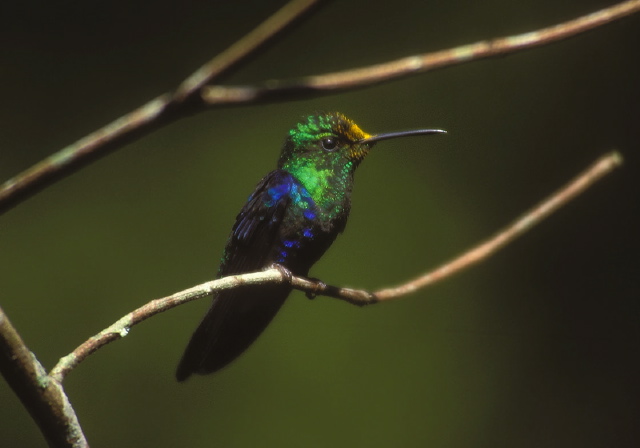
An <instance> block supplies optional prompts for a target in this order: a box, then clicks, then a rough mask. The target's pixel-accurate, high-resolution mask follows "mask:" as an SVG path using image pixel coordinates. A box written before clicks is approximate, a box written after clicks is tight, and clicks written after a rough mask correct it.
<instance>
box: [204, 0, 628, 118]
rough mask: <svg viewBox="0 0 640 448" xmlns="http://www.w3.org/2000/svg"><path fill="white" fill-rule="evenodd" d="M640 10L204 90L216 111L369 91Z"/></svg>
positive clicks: (618, 8) (621, 8) (613, 10)
mask: <svg viewBox="0 0 640 448" xmlns="http://www.w3.org/2000/svg"><path fill="white" fill-rule="evenodd" d="M638 11H640V0H629V1H626V2H622V3H619V4H617V5H614V6H611V7H609V8H605V9H602V10H600V11H597V12H594V13H592V14H587V15H585V16H582V17H579V18H577V19H574V20H570V21H568V22H564V23H560V24H558V25H554V26H551V27H548V28H543V29H541V30H538V31H532V32H529V33H524V34H518V35H515V36H509V37H500V38H497V39H493V40H487V41H481V42H477V43H475V44H470V45H463V46H461V47H456V48H451V49H449V50H442V51H436V52H433V53H425V54H420V55H414V56H409V57H405V58H402V59H397V60H395V61H390V62H385V63H382V64H377V65H371V66H368V67H360V68H357V69H352V70H346V71H342V72H335V73H327V74H324V75H315V76H307V77H303V78H299V79H294V80H271V81H267V82H265V83H263V84H260V85H255V86H210V87H207V88H205V89H204V90H203V96H204V99H205V101H206V102H208V103H209V104H210V105H211V106H224V105H241V104H256V103H266V102H274V101H290V100H299V99H303V98H308V97H314V96H320V95H328V94H334V93H338V92H341V91H343V90H351V89H356V88H363V87H368V86H372V85H375V84H380V83H382V82H389V81H393V80H397V79H400V78H403V77H406V76H410V75H416V74H420V73H425V72H428V71H432V70H435V69H439V68H444V67H450V66H453V65H458V64H461V63H463V62H469V61H476V60H481V59H486V58H490V57H495V56H504V55H507V54H510V53H514V52H516V51H521V50H525V49H528V48H533V47H539V46H542V45H547V44H549V43H552V42H555V41H558V40H562V39H567V38H569V37H573V36H576V35H578V34H581V33H584V32H586V31H589V30H592V29H594V28H597V27H599V26H602V25H605V24H607V23H609V22H612V21H614V20H618V19H620V18H622V17H625V16H628V15H630V14H633V13H635V12H638Z"/></svg>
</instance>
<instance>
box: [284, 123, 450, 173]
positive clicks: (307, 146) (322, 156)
mask: <svg viewBox="0 0 640 448" xmlns="http://www.w3.org/2000/svg"><path fill="white" fill-rule="evenodd" d="M444 132H445V131H441V130H438V129H419V130H413V131H404V132H393V133H387V134H377V135H371V134H368V133H366V132H364V131H363V130H362V129H360V127H359V126H358V125H357V124H355V123H354V122H353V120H350V119H349V118H347V117H345V116H344V115H343V114H341V113H340V112H332V113H323V114H316V115H309V116H307V117H306V118H305V119H303V120H302V121H300V122H299V123H298V124H296V126H295V127H294V128H293V129H291V130H290V131H289V135H288V136H287V138H286V140H285V142H284V146H283V148H282V153H281V155H280V160H279V161H278V168H283V169H286V168H287V166H289V165H291V164H298V162H299V161H301V160H305V159H306V160H308V161H313V162H314V164H316V165H317V166H334V167H335V166H336V165H337V166H342V167H346V168H347V169H348V170H349V171H353V170H355V168H356V167H357V166H358V165H359V164H360V162H362V160H363V159H364V158H365V157H366V155H367V154H368V153H369V150H370V149H371V148H372V147H373V146H374V145H375V144H376V143H377V142H378V141H380V140H386V139H390V138H396V137H404V136H410V135H425V134H437V133H444Z"/></svg>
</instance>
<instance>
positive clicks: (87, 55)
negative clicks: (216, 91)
mask: <svg viewBox="0 0 640 448" xmlns="http://www.w3.org/2000/svg"><path fill="white" fill-rule="evenodd" d="M6 3H9V2H5V4H3V6H0V24H1V25H2V26H0V86H1V88H2V96H1V98H0V102H1V105H0V180H4V179H7V178H9V177H11V176H13V175H15V174H17V173H18V172H20V171H22V170H24V169H26V168H27V167H29V166H31V165H32V164H34V163H35V162H37V161H39V160H40V159H42V158H43V157H45V156H47V155H49V154H51V153H53V152H54V151H56V150H58V149H60V148H62V147H63V146H65V145H67V144H69V143H71V142H73V141H75V140H77V139H78V138H80V137H82V136H84V135H86V134H88V133H89V132H91V131H93V130H95V129H97V128H98V127H100V126H103V125H104V124H106V123H108V122H110V121H112V120H113V119H115V118H117V117H118V116H120V115H122V114H124V113H126V112H128V111H130V110H132V109H133V108H135V107H137V106H139V105H140V104H142V103H143V102H145V101H147V100H149V99H151V98H153V97H154V96H156V95H158V94H160V93H162V92H165V91H169V90H170V89H172V88H174V87H175V86H176V85H177V84H178V83H179V81H180V80H181V79H183V78H184V77H186V76H187V75H188V74H189V73H190V72H192V71H193V70H194V69H196V68H197V67H198V66H199V65H201V64H202V63H203V62H205V61H206V60H207V59H209V58H210V57H211V56H213V55H215V54H216V53H218V52H220V51H221V50H223V49H224V48H225V47H227V46H228V45H229V44H231V43H232V42H234V41H235V40H237V39H238V38H239V37H241V36H242V35H243V34H245V33H246V32H247V31H249V30H250V29H251V28H252V27H253V26H255V25H256V24H258V23H259V22H260V21H261V20H263V19H264V18H265V17H267V16H268V15H269V14H270V13H271V12H272V11H274V10H275V9H276V8H277V7H279V6H280V5H281V4H282V3H283V2H281V1H238V2H227V3H226V4H225V5H217V4H216V3H219V2H178V1H164V2H135V1H134V2H131V1H129V2H80V1H58V2H50V1H49V2H29V3H28V6H27V3H25V5H24V6H16V5H13V6H11V7H9V6H6ZM11 3H17V2H11ZM220 3H221V2H220ZM373 4H375V7H374V6H372V5H373ZM608 4H612V2H603V1H585V0H571V1H565V2H556V1H544V2H540V1H533V0H529V1H519V2H508V1H488V2H475V3H474V2H462V1H452V2H446V3H445V2H438V3H436V2H419V1H409V0H396V1H393V2H385V3H383V2H378V3H375V2H374V3H372V2H368V1H365V0H349V1H340V2H338V1H336V2H333V3H331V4H329V5H328V6H327V7H326V8H324V9H322V10H321V11H320V12H319V13H318V14H317V15H316V16H315V17H313V18H312V19H311V20H309V21H308V22H306V23H304V24H303V26H301V27H300V28H297V29H296V30H294V31H293V32H292V33H290V34H288V35H287V37H286V38H285V39H284V40H282V41H281V42H280V43H279V44H278V45H277V46H275V47H273V48H272V49H270V50H269V51H267V52H266V53H265V54H263V55H262V56H261V57H260V58H259V59H257V60H255V61H253V62H252V63H251V64H250V65H249V66H247V67H246V68H245V69H244V70H243V71H242V72H240V73H238V74H237V75H236V76H235V77H234V78H233V79H232V80H231V81H232V82H234V83H250V82H256V81H261V80H264V79H270V78H281V77H292V76H298V75H307V74H315V73H323V72H328V71H334V70H340V69H345V68H350V67H356V66H361V65H365V64H371V63H375V62H380V61H385V60H389V59H393V58H398V57H401V56H406V55H410V54H413V53H417V52H426V51H434V50H439V49H444V48H449V47H452V46H455V45H461V44H465V43H471V42H475V41H478V40H481V39H485V38H490V37H496V36H502V35H508V34H515V33H521V32H526V31H530V30H534V29H537V28H539V27H543V26H547V25H551V24H555V23H558V22H561V21H564V20H567V19H570V18H573V17H576V16H578V15H581V14H585V13H588V12H591V11H594V10H596V9H598V8H601V7H604V6H607V5H608ZM639 43H640V16H639V15H636V16H635V17H630V18H627V19H624V20H622V21H620V22H616V23H614V24H612V25H609V26H606V27H603V28H600V29H598V30H596V31H593V32H590V33H588V34H585V35H581V36H579V37H577V38H574V39H571V40H569V41H566V42H561V43H557V44H554V45H551V46H548V47H544V48H537V49H534V50H530V51H527V52H523V53H519V54H516V55H512V56H508V57H505V58H500V59H493V60H487V61H482V62H474V63H470V64H465V65H462V66H458V67H453V68H448V69H445V70H441V71H438V72H433V73H429V74H427V75H422V76H418V77H413V78H410V79H405V80H401V81H396V82H393V83H390V84H385V85H381V86H377V87H374V88H368V89H365V90H359V91H355V92H350V93H344V94H341V95H339V96H331V97H325V98H320V99H316V100H312V101H300V102H294V103H288V104H276V105H267V106H253V107H243V108H233V109H229V110H216V111H210V112H207V113H203V114H200V115H197V116H193V117H191V118H188V119H185V120H182V121H180V122H177V123H174V124H172V125H170V126H167V127H166V128H163V129H161V130H159V131H157V132H155V133H154V134H152V135H149V136H147V137H145V138H142V139H140V140H139V141H137V142H135V143H133V144H130V145H128V146H127V147H125V148H122V149H121V150H119V151H118V152H116V153H114V154H112V155H110V156H108V157H106V158H104V159H102V160H100V161H98V162H97V163H94V164H92V165H90V166H89V167H87V168H85V169H83V170H82V171H80V172H78V173H76V174H73V175H72V176H70V177H68V178H66V179H65V180H63V181H61V182H59V183H56V184H55V185H54V186H52V187H51V188H48V189H47V190H46V191H43V192H42V193H40V194H38V195H37V196H35V197H33V198H31V199H29V200H28V201H27V202H25V203H23V204H21V205H19V206H18V207H16V208H15V209H13V210H11V211H9V212H8V213H7V214H6V215H4V216H2V218H1V220H0V229H1V232H0V304H1V305H2V307H3V308H4V310H5V311H6V312H7V313H8V315H9V316H10V318H11V319H12V320H13V323H14V324H15V326H16V327H17V328H18V330H19V331H20V332H21V333H22V335H23V337H24V339H25V341H26V342H27V344H28V345H29V347H30V348H31V349H32V350H33V351H34V353H35V354H36V355H37V357H38V358H39V359H40V361H42V362H43V364H44V365H45V366H46V367H48V368H50V367H52V366H53V365H54V364H55V362H56V361H57V359H58V358H59V357H60V356H62V355H64V354H66V353H68V352H69V351H71V350H72V349H73V348H74V347H75V346H76V345H78V344H79V343H80V342H82V341H83V340H85V339H86V338H87V337H89V336H90V335H92V334H94V333H96V332H98V331H99V330H101V329H102V328H104V327H106V326H107V325H109V324H111V323H112V322H113V321H115V320H116V319H117V318H118V317H120V316H122V315H123V314H125V313H126V312H128V311H130V310H132V309H133V308H135V307H137V306H139V305H141V304H143V303H145V302H146V301H148V300H150V299H152V298H156V297H161V296H164V295H167V294H170V293H172V292H175V291H178V290H181V289H184V288H187V287H189V286H192V285H195V284H198V283H201V282H203V281H206V280H209V279H211V278H212V277H213V275H214V274H215V271H216V269H217V262H218V259H219V256H220V254H221V250H222V247H223V244H224V241H225V239H226V237H227V234H228V232H229V229H230V227H231V225H232V223H233V220H234V217H235V215H236V213H237V212H238V211H239V209H240V207H241V206H242V204H243V201H244V200H245V198H246V197H247V195H248V194H249V193H250V192H251V190H252V188H253V186H254V185H255V183H256V182H257V181H258V180H259V179H260V178H261V176H262V175H264V174H265V173H266V172H267V171H269V170H271V169H272V168H273V167H274V165H275V161H276V159H277V157H278V154H279V147H280V144H281V142H282V140H283V138H284V135H285V133H286V131H287V130H288V129H289V127H290V126H291V125H292V124H293V123H295V122H296V121H297V119H298V118H299V117H300V116H301V115H303V114H307V113H309V112H313V111H315V110H340V111H342V112H344V113H345V114H347V115H349V116H350V117H352V118H353V119H355V120H356V121H357V122H358V123H359V124H360V125H361V126H362V128H363V129H365V130H366V131H368V132H381V131H393V130H401V129H410V128H416V127H441V128H443V129H446V130H448V131H449V135H447V136H445V137H431V138H424V139H419V138H414V139H406V140H397V141H394V142H385V143H384V144H382V143H381V144H380V145H379V146H377V147H376V149H375V151H374V153H373V154H371V156H370V157H369V159H368V160H366V162H365V163H364V164H363V166H362V167H361V169H360V171H359V172H358V175H357V181H356V189H355V193H354V197H353V204H354V205H353V208H352V216H351V219H350V222H349V225H348V226H347V230H346V232H345V235H343V236H342V237H341V238H339V239H338V241H337V242H336V243H335V245H334V247H333V248H332V249H331V250H330V251H329V253H328V254H327V255H326V256H325V258H324V259H323V260H322V261H320V262H319V263H318V264H317V266H316V267H315V268H314V269H313V270H312V274H313V275H314V276H317V277H320V278H322V279H324V280H325V281H327V282H330V283H333V284H339V285H347V286H354V287H365V288H371V289H374V288H378V287H383V286H388V285H392V284H396V283H399V282H401V281H403V280H405V279H408V278H410V277H412V276H415V275H417V274H418V273H420V272H423V271H425V270H426V269H429V268H432V267H434V266H436V265H437V264H439V263H441V262H442V261H444V260H446V259H448V258H450V257H452V256H453V255H454V254H457V253H459V252H460V251H462V250H464V249H466V248H468V247H469V246H470V245H472V244H474V243H476V242H478V241H479V240H481V239H483V238H485V237H487V236H489V235H490V234H492V233H493V232H494V231H496V230H497V229H499V228H500V227H501V226H503V225H505V224H506V223H508V222H509V221H510V220H511V219H513V218H514V217H516V216H517V215H519V214H520V213H521V212H523V211H524V210H525V209H526V208H528V207H529V206H531V205H533V204H534V203H536V202H537V201H539V200H540V199H542V198H543V197H544V196H546V195H547V194H549V193H550V192H551V191H553V190H554V189H556V188H558V187H559V186H561V185H562V184H563V183H564V182H566V181H567V180H568V179H570V178H571V177H572V176H573V175H575V174H577V173H578V172H579V171H580V170H582V169H583V168H585V167H586V166H587V165H588V164H589V163H591V162H592V161H593V160H595V159H596V158H597V157H598V156H599V155H601V154H603V153H604V152H606V151H609V150H611V149H613V148H618V149H620V150H621V151H622V152H623V154H624V156H625V158H626V162H627V163H626V165H625V166H624V168H623V169H622V170H620V171H618V172H616V173H615V174H614V175H612V176H611V177H609V178H608V179H606V180H604V181H603V182H602V183H600V184H598V185H597V186H596V187H595V188H594V189H593V190H591V191H589V192H588V193H586V194H585V195H583V196H581V197H580V198H579V199H578V200H577V201H575V202H573V203H572V204H570V205H569V206H567V207H565V208H563V209H562V210H561V211H560V212H558V213H557V214H556V215H554V216H553V217H551V218H550V219H549V220H547V221H545V222H544V223H543V224H542V225H540V226H539V227H538V228H536V229H535V230H534V231H532V232H531V233H529V234H527V235H526V236H525V237H523V238H522V239H520V240H518V241H517V242H515V243H514V244H512V245H510V246H509V247H507V248H506V249H505V250H503V251H502V252H500V253H499V254H498V255H497V256H495V257H494V258H492V259H490V260H489V261H487V262H486V263H484V264H482V265H481V266H478V267H475V268H474V269H472V270H471V271H469V272H465V273H464V274H462V275H459V276H457V277H456V278H454V279H450V280H448V281H446V282H445V283H442V284H439V285H437V286H435V287H433V288H430V289H428V290H425V291H421V292H420V293H417V294H414V295H413V296H410V297H407V298H406V299H403V300H400V301H397V302H393V303H389V304H383V305H377V306H373V307H369V308H365V309H359V308H356V307H353V306H350V305H347V304H345V303H342V302H338V301H335V300H332V299H326V298H318V299H316V300H315V301H313V302H310V301H308V300H307V299H306V298H304V296H303V295H302V294H300V293H294V294H293V295H292V296H291V298H290V300H289V301H288V303H287V304H286V305H285V307H284V308H283V309H282V311H281V312H280V314H279V315H278V316H277V318H276V319H275V321H274V322H273V324H272V325H271V326H270V327H269V328H268V330H267V331H266V332H265V334H264V335H263V337H261V338H260V339H259V340H258V342H257V343H256V344H255V345H254V346H253V347H251V349H250V350H249V351H248V352H247V353H246V354H245V355H244V356H242V357H241V358H240V359H239V360H238V361H237V362H235V363H234V364H232V365H231V366H229V367H228V368H227V369H225V370H224V371H222V372H220V373H219V374H217V375H214V376H210V377H202V378H195V379H193V380H190V381H189V382H187V383H186V384H178V383H176V382H175V381H174V379H173V373H174V369H175V366H176V362H177V360H178V358H179V356H180V354H181V352H182V349H183V347H184V345H185V343H186V341H187V339H188V337H189V335H190V334H191V332H192V330H193V329H194V328H195V326H196V324H197V322H198V321H199V319H200V317H201V314H202V313H203V311H204V309H205V308H206V307H207V306H208V302H209V301H208V300H204V301H200V302H199V303H193V304H190V305H187V306H183V307H181V308H179V309H176V310H173V311H170V312H168V313H165V314H163V315H160V316H157V317H155V318H153V319H152V320H150V321H148V322H145V323H143V324H142V325H140V326H138V327H135V328H134V329H133V330H132V332H131V334H130V335H129V336H127V337H126V338H125V339H124V340H122V341H118V342H116V343H114V344H112V345H110V346H108V347H106V348H104V349H102V350H100V351H99V352H98V353H96V354H94V355H93V356H91V357H90V358H89V359H88V360H87V361H86V362H85V363H83V364H81V365H80V366H79V367H78V368H77V369H76V370H75V371H73V372H72V373H71V374H70V376H69V377H68V379H67V380H66V382H65V385H66V389H67V392H68V394H69V397H70V399H71V401H72V403H73V404H74V405H75V408H76V411H77V413H78V416H79V419H80V422H81V423H82V425H83V428H84V430H85V433H86V435H87V437H88V439H89V441H90V443H91V444H92V446H94V447H116V446H118V447H176V446H180V447H214V446H215V447H218V446H220V447H255V446H278V447H300V446H304V447H325V446H336V447H354V446H370V447H422V446H432V447H518V448H528V447H531V448H533V447H563V448H564V447H574V446H575V447H631V446H640V429H639V428H640V426H639V425H638V422H639V415H640V393H639V392H640V380H639V378H640V369H639V368H638V357H639V355H640V325H639V321H640V303H639V301H640V280H639V275H638V268H639V267H640V263H639V262H638V253H639V249H640V238H639V235H638V233H639V232H638V229H640V219H639V217H638V211H639V199H640V188H639V185H640V182H639V181H638V176H640V156H639V154H638V153H639V151H640V147H639V144H640V137H639V134H640V132H639V128H640V86H639V80H640V66H639V65H640V64H639V63H638V62H639V57H638V55H639V54H640V46H639ZM44 445H45V444H44V441H43V439H42V437H41V435H40V434H39V432H38V430H37V428H36V427H35V425H34V424H33V423H32V422H31V420H30V418H29V416H28V414H27V412H26V411H25V410H24V409H23V408H22V406H21V404H20V403H19V401H18V400H17V398H15V396H13V395H12V393H11V391H10V390H9V388H8V387H7V386H6V384H5V383H4V382H1V381H0V446H2V447H32V446H33V447H40V446H44Z"/></svg>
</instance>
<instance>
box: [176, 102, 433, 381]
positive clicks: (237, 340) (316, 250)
mask: <svg viewBox="0 0 640 448" xmlns="http://www.w3.org/2000/svg"><path fill="white" fill-rule="evenodd" d="M444 132H445V131H441V130H437V129H420V130H413V131H405V132H394V133H388V134H377V135H370V134H367V133H366V132H364V131H362V130H361V129H360V128H359V127H358V126H357V125H356V124H355V123H354V122H353V121H351V120H350V119H348V118H347V117H345V116H344V115H342V114H341V113H329V114H319V115H309V116H308V117H306V118H305V119H303V120H302V121H301V122H299V123H298V124H297V125H296V126H295V127H294V128H293V129H291V130H290V131H289V135H288V136H287V138H286V140H285V142H284V146H283V148H282V153H281V154H280V160H278V168H277V169H276V170H274V171H271V172H270V173H269V174H267V175H266V176H265V177H264V178H263V179H262V180H261V181H260V183H258V185H257V186H256V189H255V191H254V192H253V194H252V195H251V196H249V199H248V201H247V203H246V204H245V206H244V207H243V208H242V210H241V211H240V214H239V215H238V216H237V217H236V222H235V224H234V226H233V229H232V230H231V235H230V236H229V239H228V240H227V245H226V248H225V251H224V254H223V256H222V261H221V264H220V269H219V270H218V277H225V276H227V275H233V274H241V273H246V272H255V271H260V270H263V269H266V268H269V267H271V266H273V265H281V266H283V267H285V268H287V269H288V270H290V271H291V272H292V273H293V274H294V275H298V276H307V274H308V272H309V269H310V268H311V266H313V264H314V263H315V262H316V261H318V259H319V258H320V257H321V256H322V255H323V254H324V252H325V251H326V250H327V249H328V248H329V246H331V243H333V240H335V239H336V236H338V234H339V233H342V231H343V230H344V228H345V225H346V223H347V217H348V216H349V210H350V208H351V191H352V189H353V174H354V172H355V170H356V168H357V167H358V165H360V162H362V160H363V159H364V158H365V156H366V155H367V154H368V153H369V150H370V149H371V148H372V147H373V145H374V144H375V143H376V142H379V141H380V140H386V139H390V138H396V137H405V136H410V135H425V134H439V133H444ZM290 292H291V287H290V286H288V285H284V284H280V285H261V286H255V287H248V288H242V289H232V290H227V291H221V292H219V293H217V294H216V295H215V297H214V298H213V303H212V305H211V307H210V308H209V310H208V311H207V314H206V315H205V316H204V319H202V322H201V323H200V325H199V326H198V328H197V329H196V331H195V332H194V333H193V336H192V337H191V340H190V341H189V344H188V345H187V348H186V350H185V352H184V354H183V355H182V359H181V361H180V364H179V365H178V369H177V372H176V378H177V379H178V381H184V380H186V379H187V378H188V377H189V376H190V375H191V374H193V373H199V374H207V373H212V372H215V371H217V370H219V369H221V368H222V367H224V366H226V365H227V364H228V363H230V362H231V361H233V360H234V359H235V358H236V357H238V356H239V355H240V354H241V353H242V352H243V351H244V350H245V349H247V347H249V345H251V343H252V342H253V341H254V340H255V339H256V338H257V337H258V336H259V335H260V333H261V332H262V331H263V330H264V329H265V327H266V326H267V325H268V324H269V322H270V321H271V319H272V318H273V316H275V314H276V313H277V312H278V310H279V309H280V307H281V306H282V304H283V303H284V301H285V299H286V298H287V296H288V295H289V293H290Z"/></svg>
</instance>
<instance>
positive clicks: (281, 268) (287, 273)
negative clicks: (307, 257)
mask: <svg viewBox="0 0 640 448" xmlns="http://www.w3.org/2000/svg"><path fill="white" fill-rule="evenodd" d="M271 267H272V268H275V269H277V270H278V271H280V274H282V276H283V277H284V278H285V279H286V281H287V283H289V284H291V281H292V279H293V274H292V273H291V271H290V270H289V269H287V268H285V267H284V266H282V265H281V264H278V263H274V264H273V265H271Z"/></svg>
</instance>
